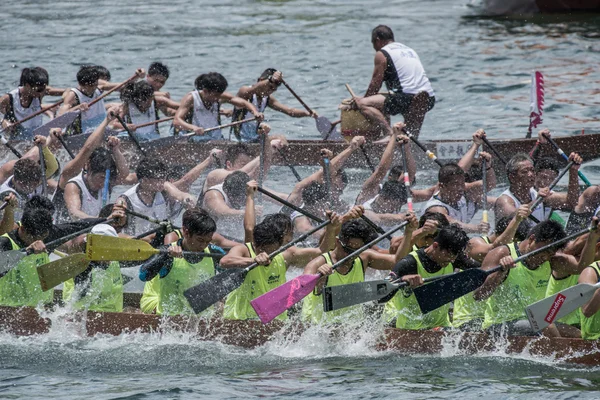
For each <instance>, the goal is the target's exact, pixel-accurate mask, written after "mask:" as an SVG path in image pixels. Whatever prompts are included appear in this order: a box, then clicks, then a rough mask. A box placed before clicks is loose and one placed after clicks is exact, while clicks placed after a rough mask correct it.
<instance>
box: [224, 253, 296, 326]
mask: <svg viewBox="0 0 600 400" xmlns="http://www.w3.org/2000/svg"><path fill="white" fill-rule="evenodd" d="M246 247H247V248H248V251H249V252H250V257H252V258H254V257H256V253H255V252H254V248H253V247H252V243H246ZM286 271H287V268H286V264H285V259H284V258H283V255H282V254H278V255H276V256H275V257H273V260H272V261H271V264H269V265H266V266H264V265H259V266H257V267H256V268H254V269H252V270H251V271H250V272H248V275H246V278H245V279H244V283H242V286H240V287H239V288H237V289H236V290H234V291H233V292H231V293H230V294H229V296H227V300H226V301H225V308H224V310H223V318H225V319H236V320H246V319H257V318H258V315H256V311H254V308H252V306H251V305H250V301H252V300H254V299H255V298H257V297H259V296H261V295H263V294H265V293H267V292H268V291H270V290H273V289H275V288H276V287H279V286H281V285H283V284H284V283H285V282H286V278H285V273H286ZM277 319H280V320H284V319H287V312H284V313H282V314H281V315H279V316H278V317H277Z"/></svg>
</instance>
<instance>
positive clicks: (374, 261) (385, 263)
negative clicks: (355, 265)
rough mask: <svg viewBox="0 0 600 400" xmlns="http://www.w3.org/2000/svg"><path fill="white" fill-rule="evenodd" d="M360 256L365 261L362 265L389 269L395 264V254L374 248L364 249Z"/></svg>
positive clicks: (384, 269)
mask: <svg viewBox="0 0 600 400" xmlns="http://www.w3.org/2000/svg"><path fill="white" fill-rule="evenodd" d="M360 258H361V259H362V260H363V262H364V263H365V264H364V265H365V266H366V267H369V268H373V269H377V270H383V271H389V270H391V269H392V267H393V266H394V265H395V264H396V255H395V254H385V253H380V252H378V251H375V250H371V249H369V250H365V251H364V252H363V253H362V254H361V255H360Z"/></svg>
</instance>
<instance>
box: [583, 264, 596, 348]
mask: <svg viewBox="0 0 600 400" xmlns="http://www.w3.org/2000/svg"><path fill="white" fill-rule="evenodd" d="M590 267H592V268H594V271H595V272H596V276H599V277H600V264H599V263H598V261H596V262H594V263H593V264H592V265H590ZM578 311H581V309H579V310H578ZM579 316H580V318H581V319H580V321H581V337H582V338H584V339H587V340H597V339H600V312H597V313H596V314H594V315H592V316H591V317H589V318H587V317H586V316H585V315H583V313H582V312H580V313H579Z"/></svg>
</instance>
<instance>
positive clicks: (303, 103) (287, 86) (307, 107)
mask: <svg viewBox="0 0 600 400" xmlns="http://www.w3.org/2000/svg"><path fill="white" fill-rule="evenodd" d="M281 83H283V86H285V87H286V88H287V90H289V91H290V93H291V94H292V95H293V96H294V97H295V98H296V100H298V101H299V102H300V104H302V106H303V107H304V108H306V111H308V112H309V113H311V114H314V113H315V112H314V111H313V110H312V109H311V108H310V107H309V106H308V105H307V104H306V103H305V102H304V101H303V100H302V99H301V98H300V96H298V95H297V94H296V92H294V91H293V90H292V88H291V87H290V85H288V84H287V82H286V81H284V80H283V79H281Z"/></svg>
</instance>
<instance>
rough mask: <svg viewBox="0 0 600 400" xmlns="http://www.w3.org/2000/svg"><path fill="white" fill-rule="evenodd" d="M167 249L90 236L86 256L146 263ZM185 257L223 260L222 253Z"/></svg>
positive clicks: (93, 258)
mask: <svg viewBox="0 0 600 400" xmlns="http://www.w3.org/2000/svg"><path fill="white" fill-rule="evenodd" d="M168 252H169V250H167V249H155V248H154V247H152V246H151V245H150V243H148V242H145V241H143V240H136V239H126V238H120V237H113V236H105V235H88V237H87V246H86V254H87V258H88V260H90V261H144V260H147V259H148V258H150V257H152V256H153V255H155V254H161V253H162V254H165V253H168ZM183 255H184V256H188V255H190V256H191V255H193V256H197V257H213V258H221V257H223V255H224V254H221V253H205V252H203V251H201V252H197V251H184V252H183Z"/></svg>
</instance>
